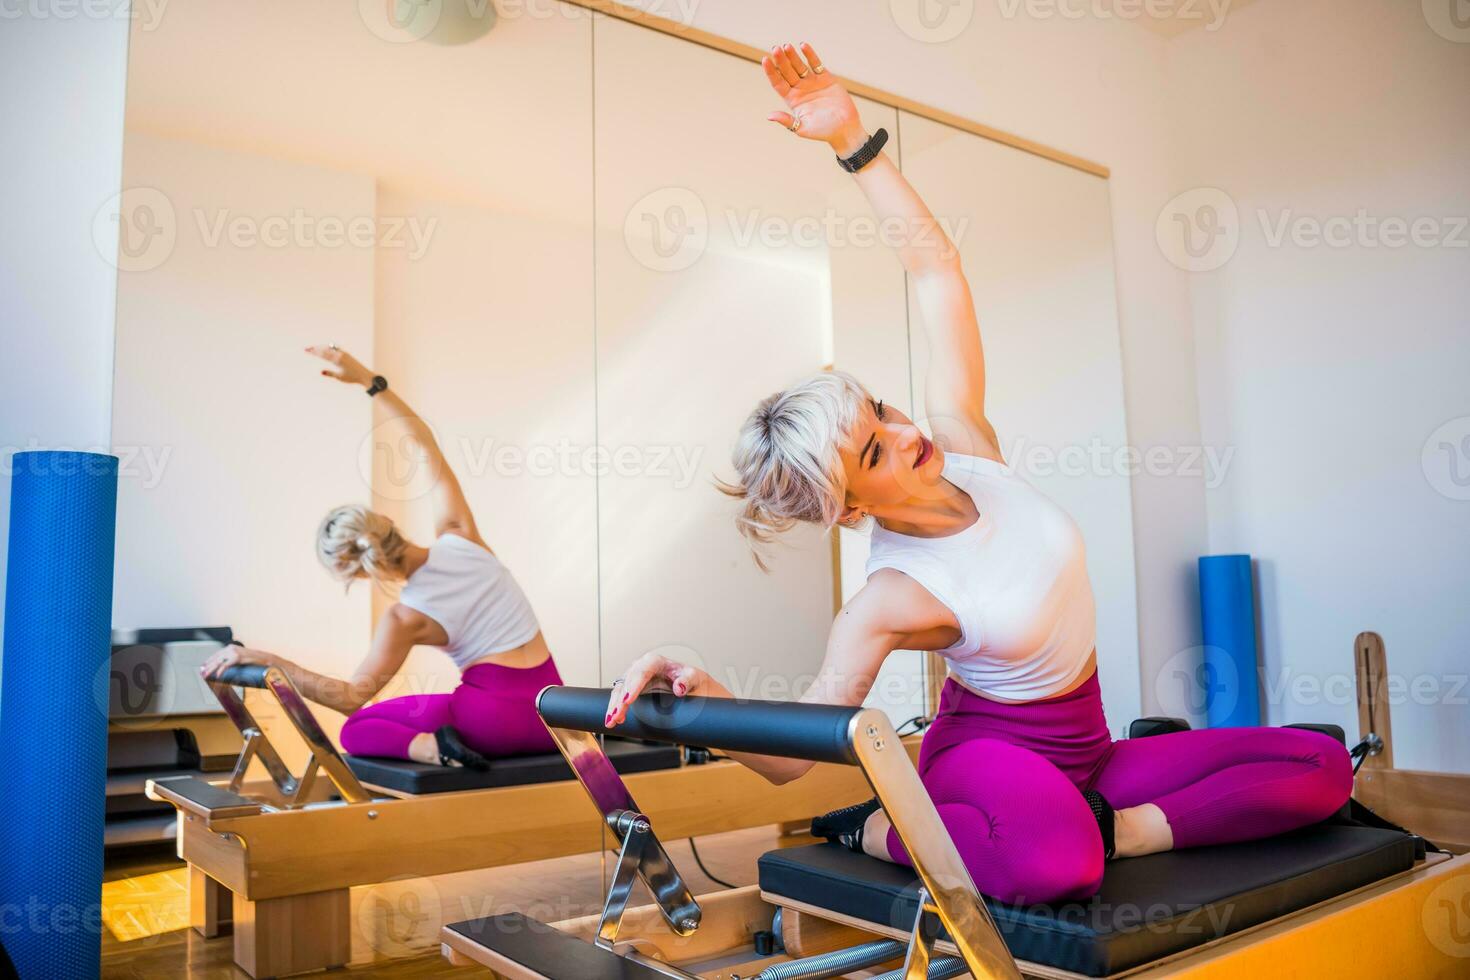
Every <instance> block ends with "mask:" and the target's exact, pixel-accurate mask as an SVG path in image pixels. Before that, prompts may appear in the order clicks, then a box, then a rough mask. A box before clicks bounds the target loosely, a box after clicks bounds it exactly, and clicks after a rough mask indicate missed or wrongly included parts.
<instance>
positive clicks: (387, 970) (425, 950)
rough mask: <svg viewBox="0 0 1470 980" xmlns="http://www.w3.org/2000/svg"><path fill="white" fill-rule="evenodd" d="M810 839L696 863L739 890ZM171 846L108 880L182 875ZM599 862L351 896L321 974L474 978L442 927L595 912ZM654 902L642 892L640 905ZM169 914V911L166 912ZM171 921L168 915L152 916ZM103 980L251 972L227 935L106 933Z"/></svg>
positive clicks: (121, 862)
mask: <svg viewBox="0 0 1470 980" xmlns="http://www.w3.org/2000/svg"><path fill="white" fill-rule="evenodd" d="M810 841H811V838H810V837H794V838H792V837H784V838H783V837H781V836H780V835H779V834H778V832H777V828H775V827H763V828H757V829H754V830H741V831H735V832H733V833H728V834H719V835H715V836H711V837H702V838H700V839H699V840H698V841H697V846H698V848H699V855H700V857H701V858H703V860H704V863H705V866H706V867H707V868H709V870H710V871H711V872H712V873H713V874H714V875H716V876H718V877H720V878H722V879H724V880H725V881H727V882H729V883H731V884H733V885H750V884H754V883H755V881H756V865H755V862H756V859H757V858H758V857H759V856H760V855H761V854H762V853H764V852H765V851H768V850H770V849H772V848H773V847H780V846H784V845H789V844H805V843H810ZM666 847H667V850H668V852H669V856H670V857H671V858H672V859H673V861H674V864H675V865H676V866H677V867H678V869H679V871H680V873H681V874H682V875H683V876H684V879H685V881H686V882H687V883H688V885H689V887H690V889H691V890H693V892H694V893H695V894H696V895H700V894H705V893H708V892H713V891H718V890H721V889H722V887H723V886H722V885H719V884H717V883H716V882H714V881H713V880H711V879H710V878H709V877H707V876H706V875H704V874H703V873H702V872H701V871H700V870H699V866H698V865H697V864H696V863H695V861H694V858H693V855H692V854H691V853H690V845H689V842H688V841H672V842H668V843H667V844H666ZM180 867H182V865H181V864H180V862H179V861H178V860H177V859H175V858H174V856H173V854H172V847H171V846H170V847H168V848H165V849H163V850H162V852H161V853H160V851H159V850H151V851H146V850H145V851H136V852H134V853H132V854H130V855H127V856H125V857H121V858H117V859H109V862H108V868H107V873H106V876H105V877H106V880H108V881H120V880H123V879H144V877H145V876H147V875H152V874H156V873H157V872H161V871H168V870H170V869H176V868H180ZM603 874H604V868H603V862H602V857H601V855H597V854H585V855H579V856H577V857H570V858H558V859H556V860H552V861H539V862H535V863H532V864H523V865H516V866H513V867H508V868H495V869H491V870H488V871H470V872H464V873H462V874H455V875H444V876H441V877H438V878H432V879H429V878H419V879H412V880H406V881H400V882H390V883H387V884H384V885H373V886H365V887H362V888H354V889H353V890H352V911H353V940H352V965H351V966H350V967H348V968H347V969H343V970H334V971H330V972H329V973H323V974H317V975H318V976H338V975H340V976H373V977H470V976H484V975H485V973H484V971H480V970H477V969H467V968H455V967H451V966H450V965H449V964H448V963H446V962H445V961H444V960H443V959H442V958H441V957H440V955H439V942H438V935H439V928H440V926H442V925H443V924H445V923H448V922H456V921H461V920H464V919H472V918H478V917H480V916H484V915H493V914H495V913H498V912H506V911H512V910H514V911H521V912H525V913H526V914H528V915H531V916H534V917H536V918H539V919H542V920H545V921H557V920H560V919H567V918H572V917H574V916H578V915H587V914H591V913H594V912H598V911H600V910H601V908H602V901H603V895H604V891H603V889H604V885H603ZM154 882H160V883H161V884H160V886H159V892H158V894H157V895H156V896H149V895H148V894H146V893H140V894H138V895H136V896H134V897H133V898H132V899H131V900H132V901H135V902H138V903H139V904H140V909H141V911H142V912H143V918H145V919H147V918H149V914H148V913H149V908H148V906H149V903H150V902H154V903H157V906H158V909H160V910H162V909H164V908H165V904H166V903H177V901H178V897H177V893H176V892H177V889H176V886H173V885H172V883H171V882H170V881H169V879H168V878H166V877H158V878H149V879H145V880H144V884H145V885H152V883H154ZM648 901H651V899H650V898H649V897H648V896H647V893H646V892H644V891H643V886H642V884H641V883H640V884H639V885H638V892H637V894H635V897H634V898H633V900H632V903H631V904H633V905H639V904H643V903H645V902H648ZM169 907H172V906H171V905H169ZM153 918H154V919H156V920H157V921H160V922H164V923H169V922H170V920H169V918H168V916H167V915H165V914H163V913H162V912H159V914H156V915H154V916H153ZM102 975H103V977H106V978H109V980H156V978H159V977H187V978H209V980H216V978H218V980H235V978H244V977H245V976H246V974H245V973H244V972H242V971H240V970H237V969H236V968H235V966H234V963H233V956H232V944H231V939H230V937H229V936H223V937H220V938H218V939H209V940H206V939H204V938H202V937H201V936H199V935H198V934H197V933H195V932H194V931H193V930H191V929H187V928H185V929H178V930H172V931H166V932H162V933H160V934H158V935H153V936H147V937H143V938H137V939H132V940H129V941H127V942H122V941H119V940H118V939H117V938H116V937H114V936H113V935H112V934H111V933H110V932H109V931H108V930H106V929H104V930H103V938H102Z"/></svg>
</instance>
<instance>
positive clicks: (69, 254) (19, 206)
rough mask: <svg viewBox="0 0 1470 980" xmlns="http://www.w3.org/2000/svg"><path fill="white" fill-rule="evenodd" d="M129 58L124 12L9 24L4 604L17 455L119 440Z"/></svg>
mask: <svg viewBox="0 0 1470 980" xmlns="http://www.w3.org/2000/svg"><path fill="white" fill-rule="evenodd" d="M127 51H128V23H127V21H126V20H119V19H117V18H115V17H111V18H106V19H98V20H93V19H88V18H85V17H77V18H72V19H60V18H57V17H54V16H53V17H47V18H37V17H21V18H12V17H7V19H6V20H5V21H4V26H3V28H0V118H3V119H4V120H5V132H6V134H7V139H6V141H7V144H8V145H7V151H6V152H5V153H4V154H0V214H3V215H4V216H5V228H4V232H3V234H0V332H3V337H0V349H3V351H4V354H3V355H0V596H3V595H4V591H3V589H4V582H5V571H6V568H5V565H6V554H7V553H8V542H9V534H8V531H9V522H10V457H11V455H12V454H13V453H14V452H15V451H17V450H25V449H27V448H63V447H71V448H74V449H96V448H100V447H105V446H107V445H109V443H110V439H111V432H110V427H111V409H112V310H113V300H114V296H115V287H116V281H117V280H116V271H115V269H114V267H113V262H114V261H115V259H116V254H117V251H116V239H115V238H114V237H110V236H108V235H106V234H104V235H103V236H102V237H101V245H100V247H99V245H98V244H97V242H96V241H95V240H94V236H93V229H94V224H95V223H97V222H99V221H100V222H101V223H102V224H103V225H104V226H106V223H107V220H108V211H107V207H106V206H107V205H108V204H109V202H110V201H111V200H112V199H113V198H114V196H115V195H116V194H117V193H118V190H119V189H120V187H121V186H122V129H123V83H124V79H125V77H126V71H127ZM22 134H23V136H24V142H23V147H24V148H23V151H20V149H21V146H20V140H19V137H20V136H21V135H22ZM12 140H15V142H12ZM114 234H115V233H114ZM3 607H4V602H3V600H0V636H3V629H4V608H3Z"/></svg>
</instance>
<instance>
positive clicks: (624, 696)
mask: <svg viewBox="0 0 1470 980" xmlns="http://www.w3.org/2000/svg"><path fill="white" fill-rule="evenodd" d="M627 700H628V695H626V694H624V695H623V701H624V702H626V701H627Z"/></svg>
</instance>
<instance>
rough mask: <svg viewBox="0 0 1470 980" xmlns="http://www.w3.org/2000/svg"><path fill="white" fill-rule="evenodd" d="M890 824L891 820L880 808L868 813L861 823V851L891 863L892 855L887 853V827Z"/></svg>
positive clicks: (891, 824)
mask: <svg viewBox="0 0 1470 980" xmlns="http://www.w3.org/2000/svg"><path fill="white" fill-rule="evenodd" d="M892 826H893V821H891V820H889V819H888V814H886V813H884V812H883V810H882V808H879V809H877V810H874V811H873V812H872V813H870V814H869V815H868V819H867V822H866V823H864V824H863V853H864V854H866V855H867V856H868V857H875V858H877V859H878V860H880V861H887V862H889V863H890V864H892V863H893V855H891V854H889V853H888V828H889V827H892Z"/></svg>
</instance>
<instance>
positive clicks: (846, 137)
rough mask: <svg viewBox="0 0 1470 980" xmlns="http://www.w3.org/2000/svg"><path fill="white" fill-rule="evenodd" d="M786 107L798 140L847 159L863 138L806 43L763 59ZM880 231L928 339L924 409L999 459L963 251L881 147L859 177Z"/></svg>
mask: <svg viewBox="0 0 1470 980" xmlns="http://www.w3.org/2000/svg"><path fill="white" fill-rule="evenodd" d="M761 67H762V68H764V69H765V73H766V79H767V80H768V81H769V82H770V83H771V88H772V89H774V90H775V92H776V94H777V95H778V96H780V97H781V99H782V100H783V101H785V103H786V106H787V111H785V112H773V113H771V114H770V115H769V116H768V117H767V118H769V119H770V120H771V121H773V122H776V123H780V124H781V125H782V126H785V127H786V128H787V129H789V130H791V131H792V132H794V133H795V134H796V135H797V136H800V137H802V138H803V139H809V140H818V141H820V142H824V143H826V144H827V145H828V146H830V147H831V148H832V151H833V152H834V153H836V154H837V156H839V157H843V158H846V157H850V156H852V155H853V154H854V153H856V152H857V151H858V150H860V149H861V148H862V147H863V145H864V144H865V143H866V142H867V140H868V135H869V134H868V133H867V131H866V130H864V129H863V124H862V120H861V119H860V118H859V117H858V111H857V106H856V105H855V104H854V103H853V101H852V96H850V95H849V94H848V92H847V89H846V88H844V87H843V85H842V83H841V82H839V81H838V80H837V78H836V76H834V75H833V74H832V73H831V72H829V71H827V70H826V68H825V67H824V66H823V65H822V61H821V58H819V57H818V56H817V53H816V51H814V50H812V47H811V45H809V44H803V45H802V46H801V50H800V51H798V50H797V49H796V48H795V47H793V46H792V45H789V44H786V45H779V46H777V47H773V48H772V49H771V50H770V51H769V52H767V54H766V55H765V57H764V58H762V59H761ZM854 179H855V180H856V181H857V184H858V187H860V188H861V189H862V191H863V193H864V195H866V196H867V198H868V202H869V204H870V205H871V206H872V208H873V211H874V213H875V215H876V216H877V218H878V223H879V227H880V228H882V229H883V231H884V235H885V238H887V237H889V236H892V238H893V241H894V245H895V248H896V250H897V253H898V258H899V261H900V262H901V263H902V264H903V267H904V271H905V272H907V273H908V276H909V281H910V282H911V283H912V285H913V290H914V296H915V298H916V299H917V300H918V304H919V313H920V318H921V320H922V321H923V324H924V331H925V334H926V336H927V337H928V340H929V364H928V367H927V373H926V383H925V387H924V390H925V405H924V410H925V414H926V415H927V416H928V421H929V424H930V427H931V429H932V430H933V432H934V435H935V437H936V438H943V439H944V440H945V441H946V442H947V443H948V445H949V447H950V448H954V449H957V450H959V451H961V452H965V453H966V454H968V455H974V456H984V457H986V458H990V459H996V460H999V459H1000V458H1001V454H1000V448H999V441H998V439H997V438H996V435H995V430H994V429H993V428H992V427H991V425H990V422H989V421H988V419H987V418H986V415H985V353H984V350H983V348H982V346H981V343H980V324H979V321H978V320H977V318H976V316H975V303H974V300H973V299H972V297H971V295H970V285H969V283H968V282H967V281H966V279H965V274H964V270H963V269H962V268H961V267H960V257H959V250H958V248H957V247H956V245H955V243H954V242H953V241H951V240H950V238H949V236H948V235H947V234H946V233H945V231H944V228H943V226H942V225H941V224H940V223H939V222H938V221H937V220H935V218H934V215H933V214H932V213H931V212H930V210H929V208H928V206H927V205H925V203H924V201H923V199H922V198H920V197H919V195H918V192H916V191H915V190H914V188H913V186H912V185H911V184H909V182H908V180H907V178H905V177H904V175H903V174H902V173H900V172H899V169H898V167H897V166H895V165H894V163H893V161H892V160H891V159H890V158H889V157H888V155H887V154H885V153H879V154H878V156H877V157H876V158H875V159H874V160H873V161H872V162H871V163H869V164H868V165H867V166H865V167H863V168H862V169H861V170H859V171H858V172H857V173H856V174H854Z"/></svg>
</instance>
